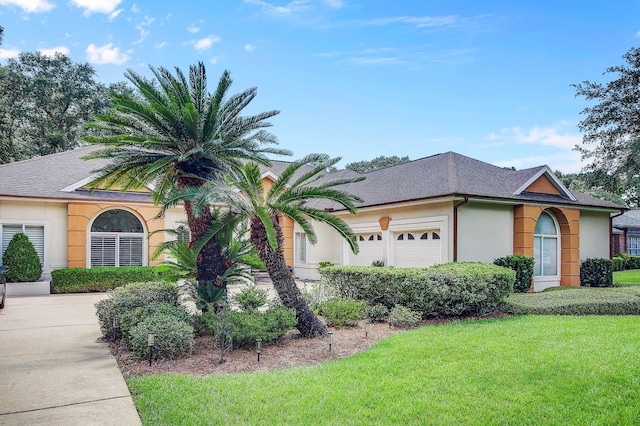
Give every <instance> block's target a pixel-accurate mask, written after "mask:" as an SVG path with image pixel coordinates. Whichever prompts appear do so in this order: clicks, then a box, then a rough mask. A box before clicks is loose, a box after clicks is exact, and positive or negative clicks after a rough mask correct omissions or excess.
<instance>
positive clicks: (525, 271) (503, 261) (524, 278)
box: [493, 254, 534, 293]
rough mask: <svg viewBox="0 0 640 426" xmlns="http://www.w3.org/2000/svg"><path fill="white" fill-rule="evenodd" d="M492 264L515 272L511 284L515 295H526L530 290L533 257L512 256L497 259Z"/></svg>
mask: <svg viewBox="0 0 640 426" xmlns="http://www.w3.org/2000/svg"><path fill="white" fill-rule="evenodd" d="M493 263H494V264H496V265H498V266H503V267H505V268H509V269H513V270H514V271H516V281H515V283H514V284H513V291H515V292H516V293H527V292H528V291H529V289H530V288H531V279H532V278H533V263H534V259H533V257H526V256H523V255H521V254H514V255H510V256H505V257H499V258H497V259H496V260H494V261H493Z"/></svg>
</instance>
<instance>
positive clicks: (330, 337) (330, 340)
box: [327, 331, 333, 352]
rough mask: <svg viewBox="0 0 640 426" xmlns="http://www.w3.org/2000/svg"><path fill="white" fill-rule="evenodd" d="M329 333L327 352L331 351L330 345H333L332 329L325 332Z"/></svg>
mask: <svg viewBox="0 0 640 426" xmlns="http://www.w3.org/2000/svg"><path fill="white" fill-rule="evenodd" d="M327 334H328V335H329V352H331V347H332V346H333V331H330V332H328V333H327Z"/></svg>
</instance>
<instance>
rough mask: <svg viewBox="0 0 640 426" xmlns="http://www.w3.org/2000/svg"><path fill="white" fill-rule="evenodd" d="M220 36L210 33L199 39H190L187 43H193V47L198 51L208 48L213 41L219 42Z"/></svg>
mask: <svg viewBox="0 0 640 426" xmlns="http://www.w3.org/2000/svg"><path fill="white" fill-rule="evenodd" d="M220 40H221V38H220V37H218V36H216V35H210V36H209V37H205V38H201V39H200V40H191V41H190V42H189V44H193V47H194V48H195V49H196V50H197V51H198V52H203V51H205V50H209V49H210V48H211V46H213V44H214V43H218V42H220Z"/></svg>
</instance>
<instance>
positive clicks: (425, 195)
mask: <svg viewBox="0 0 640 426" xmlns="http://www.w3.org/2000/svg"><path fill="white" fill-rule="evenodd" d="M95 149H97V148H96V147H94V146H91V147H84V148H79V149H75V150H72V151H66V152H62V153H58V154H53V155H47V156H44V157H37V158H32V159H30V160H26V161H20V162H17V163H11V164H4V165H0V197H2V196H6V197H27V198H48V199H84V200H89V199H90V200H108V201H116V200H118V201H136V202H141V201H150V196H149V194H143V193H142V194H141V193H119V192H112V191H95V192H94V193H89V192H88V191H86V190H83V189H81V188H80V189H77V190H75V191H72V192H64V191H62V189H63V188H66V187H69V186H71V185H74V184H77V183H78V182H81V181H82V180H83V179H86V178H88V177H89V176H91V173H92V171H93V170H96V169H98V168H100V167H102V166H103V165H104V164H105V162H106V160H90V161H86V160H83V159H82V157H84V156H85V155H87V154H88V153H89V152H91V151H92V150H95ZM289 164H290V162H287V161H272V166H271V167H270V168H264V167H263V168H262V170H263V171H267V170H268V171H270V172H272V173H273V174H274V175H276V176H279V175H280V174H281V173H282V171H283V170H284V169H285V168H286V167H287V166H288V165H289ZM545 168H546V166H540V167H534V168H530V169H524V170H518V171H513V170H510V169H505V168H502V167H497V166H494V165H491V164H488V163H485V162H482V161H479V160H475V159H473V158H469V157H466V156H464V155H460V154H456V153H454V152H446V153H443V154H437V155H432V156H430V157H425V158H421V159H418V160H414V161H410V162H408V163H404V164H400V165H397V166H392V167H387V168H384V169H380V170H376V171H373V172H369V173H366V174H364V176H365V177H366V179H365V180H364V181H362V182H357V183H352V184H349V185H347V186H346V187H345V188H344V189H346V190H347V191H349V192H351V193H353V194H355V195H357V196H359V197H360V198H362V199H363V200H364V202H363V203H360V204H359V206H360V207H368V206H377V205H385V204H394V203H401V202H406V201H412V200H425V199H430V198H437V197H445V196H471V197H484V198H494V199H504V200H513V201H522V202H525V201H531V202H540V203H552V204H566V205H576V206H590V207H599V208H606V209H612V210H613V209H620V208H622V206H618V205H617V204H614V203H611V202H608V201H604V200H600V199H597V198H594V197H591V196H589V195H586V194H582V193H579V192H575V191H572V192H571V193H572V194H573V195H574V197H575V199H576V200H575V201H574V200H571V199H570V198H569V197H567V196H562V195H547V194H538V193H528V192H522V193H521V194H519V195H518V194H514V193H515V192H516V190H518V188H521V187H522V185H524V184H525V183H527V182H528V181H529V180H530V179H532V178H533V177H535V176H536V174H538V173H540V172H541V171H543V169H545ZM356 176H359V174H358V173H355V172H352V171H350V170H340V171H338V172H334V173H328V174H327V175H326V177H325V179H336V178H344V177H356ZM323 207H329V205H326V206H323ZM333 207H334V208H336V209H338V206H333Z"/></svg>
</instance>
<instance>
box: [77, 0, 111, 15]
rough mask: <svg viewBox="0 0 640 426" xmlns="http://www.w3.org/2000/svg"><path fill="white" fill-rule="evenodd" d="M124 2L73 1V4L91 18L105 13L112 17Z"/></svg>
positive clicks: (99, 0)
mask: <svg viewBox="0 0 640 426" xmlns="http://www.w3.org/2000/svg"><path fill="white" fill-rule="evenodd" d="M121 1H122V0H71V4H74V5H75V6H76V7H79V8H81V9H84V15H85V16H89V15H91V14H92V13H104V14H105V15H111V14H112V13H113V12H114V11H115V10H116V8H117V7H118V5H119V4H120V2H121Z"/></svg>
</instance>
